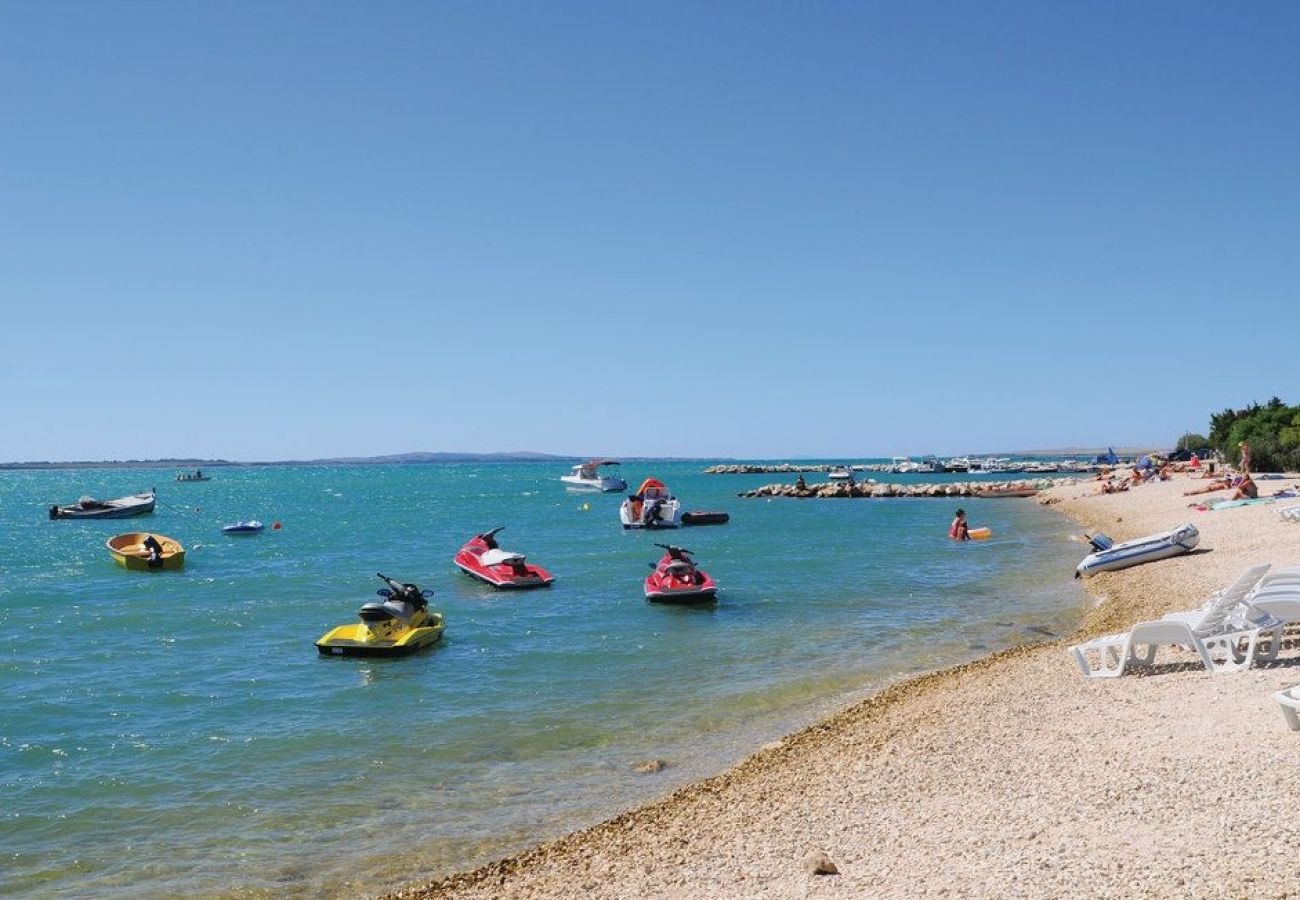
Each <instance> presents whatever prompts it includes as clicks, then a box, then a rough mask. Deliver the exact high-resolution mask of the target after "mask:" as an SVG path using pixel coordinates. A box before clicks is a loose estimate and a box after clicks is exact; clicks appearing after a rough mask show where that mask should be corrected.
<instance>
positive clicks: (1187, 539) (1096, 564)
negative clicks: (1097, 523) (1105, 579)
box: [1074, 524, 1201, 578]
mask: <svg viewBox="0 0 1300 900" xmlns="http://www.w3.org/2000/svg"><path fill="white" fill-rule="evenodd" d="M1200 539H1201V537H1200V533H1199V532H1198V531H1197V530H1196V526H1195V525H1191V524H1188V525H1184V526H1182V527H1181V528H1175V529H1173V530H1172V531H1166V532H1164V533H1162V534H1153V535H1150V536H1148V537H1144V538H1138V539H1136V540H1132V541H1125V542H1124V543H1122V544H1116V545H1114V546H1113V547H1110V548H1108V549H1106V550H1101V551H1098V552H1096V553H1090V554H1088V555H1087V556H1085V557H1084V558H1083V561H1082V562H1081V563H1079V565H1078V567H1077V568H1076V569H1075V570H1074V577H1075V578H1088V577H1090V576H1092V575H1095V574H1097V573H1098V572H1113V571H1115V570H1117V569H1127V568H1129V567H1130V566H1136V565H1141V564H1142V563H1147V562H1154V561H1156V560H1159V559H1168V558H1169V557H1171V556H1181V555H1182V554H1184V553H1188V552H1190V551H1191V550H1193V549H1194V548H1195V547H1196V545H1197V544H1198V543H1199V542H1200Z"/></svg>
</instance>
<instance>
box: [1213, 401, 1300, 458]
mask: <svg viewBox="0 0 1300 900" xmlns="http://www.w3.org/2000/svg"><path fill="white" fill-rule="evenodd" d="M1209 440H1210V446H1211V447H1213V448H1214V449H1216V450H1218V451H1219V452H1220V453H1222V454H1223V455H1224V457H1225V458H1227V459H1228V460H1230V461H1232V462H1233V463H1240V461H1241V450H1240V445H1241V442H1242V441H1245V442H1247V443H1248V444H1249V445H1250V455H1251V468H1253V469H1256V470H1259V471H1278V470H1285V471H1295V470H1300V406H1287V405H1286V403H1284V402H1283V401H1282V400H1281V399H1280V398H1278V397H1273V398H1272V399H1270V400H1269V401H1268V403H1267V405H1265V406H1260V405H1259V404H1258V403H1253V404H1251V405H1250V406H1248V407H1246V408H1245V409H1239V410H1232V409H1225V410H1224V411H1223V412H1221V413H1214V414H1212V415H1211V416H1210V438H1209Z"/></svg>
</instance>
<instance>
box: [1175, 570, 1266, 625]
mask: <svg viewBox="0 0 1300 900" xmlns="http://www.w3.org/2000/svg"><path fill="white" fill-rule="evenodd" d="M1267 571H1268V563H1261V564H1260V565H1257V566H1251V567H1250V568H1249V569H1247V570H1246V571H1244V572H1242V573H1241V574H1240V575H1239V576H1237V580H1236V581H1234V582H1233V583H1232V584H1230V585H1228V586H1227V587H1226V588H1224V589H1223V590H1221V591H1219V592H1218V593H1217V594H1214V595H1212V596H1211V597H1210V599H1209V600H1208V601H1207V602H1206V603H1205V605H1204V606H1202V607H1201V608H1200V609H1195V610H1191V611H1190V612H1174V613H1169V614H1167V615H1165V616H1163V617H1162V618H1163V619H1164V620H1172V621H1177V622H1185V623H1186V624H1187V625H1189V626H1191V629H1192V630H1193V631H1196V632H1198V633H1206V634H1208V633H1211V632H1212V631H1214V629H1216V628H1218V627H1219V626H1220V625H1221V624H1222V623H1223V621H1224V619H1226V618H1227V617H1228V616H1229V615H1230V614H1231V613H1232V611H1233V610H1234V609H1235V608H1236V607H1238V606H1240V605H1241V604H1242V603H1243V602H1244V601H1245V600H1246V598H1247V597H1248V596H1250V593H1251V592H1252V591H1254V590H1256V589H1257V587H1258V586H1259V585H1260V584H1261V583H1262V581H1263V580H1264V579H1265V578H1266V576H1265V575H1264V573H1265V572H1267Z"/></svg>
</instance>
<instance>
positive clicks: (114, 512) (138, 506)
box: [50, 492, 156, 519]
mask: <svg viewBox="0 0 1300 900" xmlns="http://www.w3.org/2000/svg"><path fill="white" fill-rule="evenodd" d="M105 503H106V504H107V505H106V506H104V507H101V508H91V509H83V508H82V507H80V506H78V505H77V504H75V503H73V504H69V505H68V506H54V507H51V508H50V518H51V519H130V518H132V517H134V516H144V515H148V514H149V513H151V512H153V510H154V505H155V503H156V501H155V498H154V494H153V492H149V493H147V494H133V495H131V496H130V497H119V498H117V499H116V500H107V501H105Z"/></svg>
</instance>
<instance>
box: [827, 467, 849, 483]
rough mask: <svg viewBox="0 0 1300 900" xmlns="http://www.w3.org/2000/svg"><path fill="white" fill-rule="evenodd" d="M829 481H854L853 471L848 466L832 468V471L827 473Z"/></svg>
mask: <svg viewBox="0 0 1300 900" xmlns="http://www.w3.org/2000/svg"><path fill="white" fill-rule="evenodd" d="M826 479H827V480H828V481H852V480H853V470H852V469H850V468H849V467H848V466H832V467H831V470H830V471H829V472H827V473H826Z"/></svg>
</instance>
